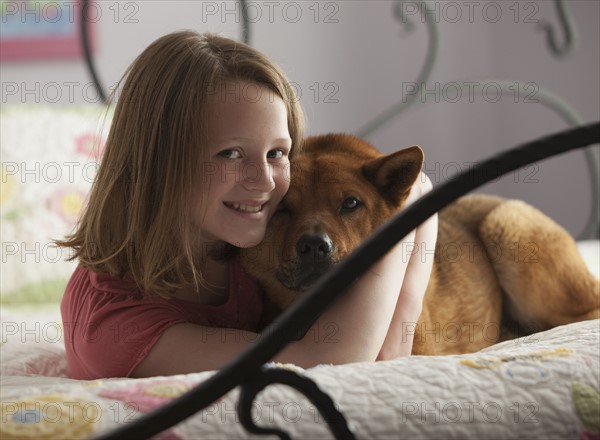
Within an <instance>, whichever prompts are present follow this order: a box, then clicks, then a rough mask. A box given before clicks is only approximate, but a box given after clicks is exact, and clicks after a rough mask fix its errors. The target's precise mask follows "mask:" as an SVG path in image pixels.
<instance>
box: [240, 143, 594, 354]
mask: <svg viewBox="0 0 600 440" xmlns="http://www.w3.org/2000/svg"><path fill="white" fill-rule="evenodd" d="M422 164H423V153H422V151H421V149H420V148H419V147H416V146H415V147H411V148H407V149H405V150H401V151H398V152H396V153H393V154H390V155H382V154H381V153H380V152H378V151H377V150H376V149H375V148H373V147H372V146H371V145H369V144H368V143H366V142H364V141H362V140H360V139H358V138H355V137H353V136H350V135H341V134H333V135H325V136H318V137H311V138H308V139H307V140H306V142H305V146H304V151H303V152H302V153H301V154H300V155H299V156H298V157H297V158H296V159H295V163H294V166H293V167H292V173H291V179H292V180H291V186H290V189H289V191H288V193H287V195H286V197H285V198H284V200H283V201H282V204H281V208H280V210H279V211H278V212H277V213H276V214H275V215H274V216H273V218H272V220H271V222H270V224H269V227H268V230H267V234H266V236H265V239H264V241H263V242H262V243H261V244H260V245H259V246H257V247H255V248H251V249H246V250H243V251H242V262H243V264H244V267H245V268H246V270H247V271H248V272H249V273H250V274H251V275H253V276H254V277H256V278H257V279H258V281H259V283H260V285H261V287H262V288H263V290H264V291H265V294H266V296H267V298H269V299H270V300H271V301H272V302H273V303H274V304H276V305H277V306H278V307H279V308H280V309H284V308H286V307H287V306H289V305H290V304H291V303H292V302H293V301H294V300H295V299H297V298H298V297H299V296H300V295H301V294H302V292H304V291H306V290H307V289H308V288H310V287H311V286H312V285H313V284H314V282H315V281H316V280H317V279H318V278H319V277H320V276H321V275H323V273H325V272H326V271H327V270H329V269H330V268H331V267H332V266H333V265H335V264H336V263H338V262H339V261H340V260H341V259H342V258H344V256H345V255H347V254H348V253H349V252H351V251H352V250H353V249H354V248H356V247H357V246H358V245H359V244H360V243H361V242H362V241H363V240H364V239H365V238H366V237H367V236H368V235H369V234H370V233H371V232H372V231H373V230H374V229H375V228H376V227H377V226H379V225H381V224H382V223H384V222H385V221H386V220H387V219H388V218H390V217H391V216H392V215H393V214H394V213H396V212H397V211H398V210H399V209H401V208H402V205H403V203H404V201H405V200H406V198H407V196H408V193H409V190H410V188H411V186H412V185H413V184H414V182H415V181H416V179H417V178H418V177H419V175H420V170H421V167H422ZM415 246H419V243H416V244H415ZM593 318H600V283H599V281H598V279H596V278H595V277H594V276H593V275H592V274H591V273H590V272H589V271H588V269H587V267H586V266H585V263H584V261H583V260H582V258H581V257H580V255H579V253H578V251H577V248H576V246H575V242H574V240H573V239H572V238H571V237H570V236H569V234H568V233H567V232H566V231H564V229H563V228H561V227H560V226H559V225H557V224H556V223H554V222H553V221H552V220H550V219H549V218H548V217H546V216H545V215H544V214H542V213H541V212H539V211H538V210H536V209H535V208H533V207H531V206H529V205H527V204H526V203H524V202H521V201H516V200H506V199H501V198H499V197H493V196H484V195H472V196H466V197H462V198H460V199H459V200H457V201H456V202H454V203H453V204H451V205H450V206H448V207H447V208H446V209H444V210H442V211H441V212H440V213H439V233H438V240H437V246H436V249H435V259H434V262H433V270H432V274H431V279H430V282H429V285H428V287H427V292H426V294H425V299H424V305H423V313H422V315H421V317H420V319H419V322H418V323H416V324H413V325H410V324H409V325H408V326H407V327H406V331H409V332H410V331H414V332H415V339H414V347H413V354H440V355H442V354H451V353H465V352H472V351H476V350H479V349H482V348H484V347H486V346H489V345H492V344H494V343H496V342H498V341H499V340H501V339H506V338H508V337H514V336H516V335H519V336H522V335H523V332H524V331H527V332H528V333H531V332H532V331H539V330H543V329H546V328H549V327H552V326H556V325H560V324H567V323H571V322H575V321H581V320H586V319H593Z"/></svg>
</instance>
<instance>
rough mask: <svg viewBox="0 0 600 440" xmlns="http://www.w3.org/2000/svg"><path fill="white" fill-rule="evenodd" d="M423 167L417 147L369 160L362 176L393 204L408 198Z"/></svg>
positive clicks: (419, 150)
mask: <svg viewBox="0 0 600 440" xmlns="http://www.w3.org/2000/svg"><path fill="white" fill-rule="evenodd" d="M422 166H423V150H421V148H419V147H418V146H417V145H415V146H413V147H410V148H405V149H404V150H400V151H397V152H395V153H392V154H388V155H386V156H382V157H379V158H377V159H374V160H371V161H369V162H367V163H366V164H364V165H363V174H364V175H365V177H366V178H367V179H368V180H369V181H370V182H371V183H372V184H373V185H375V186H376V187H377V189H378V190H379V191H380V192H381V193H382V195H383V196H384V197H386V198H388V199H390V200H391V201H392V203H394V204H400V203H401V202H402V201H403V199H404V198H406V197H407V196H408V192H409V191H410V188H411V187H412V186H413V184H414V183H415V181H416V180H417V177H419V172H420V171H421V167H422Z"/></svg>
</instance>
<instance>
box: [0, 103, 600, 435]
mask: <svg viewBox="0 0 600 440" xmlns="http://www.w3.org/2000/svg"><path fill="white" fill-rule="evenodd" d="M110 116H111V114H110V112H109V111H108V112H107V111H106V109H104V108H97V107H80V108H79V107H64V108H61V109H57V108H55V107H44V106H30V107H28V106H25V107H23V106H18V107H4V108H3V109H2V118H1V121H2V127H1V130H2V162H3V163H2V172H3V175H2V182H3V185H2V237H3V254H2V255H3V262H2V291H1V294H2V296H1V300H2V307H1V309H0V321H1V345H0V353H1V357H0V397H1V400H2V428H1V434H2V438H15V437H16V438H71V437H73V438H87V437H91V436H94V435H98V434H101V433H104V432H108V431H110V430H111V429H112V428H114V427H116V426H118V425H123V424H128V423H129V424H130V422H131V421H132V420H135V419H136V418H138V417H139V416H140V415H143V414H146V413H149V412H150V411H152V410H154V409H156V408H158V407H160V406H161V405H163V404H165V403H167V402H170V401H173V400H174V399H175V398H176V397H178V396H180V395H181V394H183V393H184V392H185V391H187V390H189V389H191V388H192V387H194V386H195V385H197V384H200V383H203V382H206V381H207V379H208V378H210V377H211V376H213V375H214V374H215V373H214V372H206V373H198V374H189V375H179V376H172V377H154V378H149V379H106V380H97V381H77V380H72V379H69V378H68V377H67V374H66V359H65V353H64V327H63V324H62V322H61V319H60V314H59V308H58V302H59V300H60V297H61V295H62V289H63V288H64V285H65V283H66V281H67V279H68V277H69V275H70V273H71V272H72V270H73V268H74V263H69V262H67V261H65V257H66V255H62V254H61V253H60V251H58V250H57V249H56V248H53V247H52V246H51V243H50V238H52V237H59V236H61V235H62V234H64V233H65V232H66V231H68V230H69V229H70V228H71V227H72V226H73V222H74V221H75V215H76V213H77V212H78V210H79V209H80V207H81V204H82V203H83V202H84V200H85V195H86V193H87V191H89V187H90V184H91V182H92V180H93V175H94V172H95V170H96V166H97V160H96V159H97V157H96V153H97V151H98V148H99V149H100V150H101V148H102V142H103V136H105V134H106V132H107V127H108V125H109V124H110ZM34 158H35V159H34ZM579 249H580V251H581V253H582V255H583V256H584V257H585V259H586V261H587V262H588V264H589V267H590V269H591V270H592V271H594V272H595V273H596V275H597V276H598V275H599V274H598V271H599V268H600V261H599V255H600V249H599V242H598V241H597V240H585V241H580V242H579ZM17 275H18V276H17ZM275 367H277V368H275ZM267 368H272V369H283V370H286V371H291V372H296V373H298V374H299V375H300V376H303V377H307V378H309V379H312V381H314V383H316V384H317V385H318V386H319V387H320V388H321V389H322V390H323V391H324V392H326V393H327V394H328V395H329V396H330V397H331V399H333V401H334V402H335V403H336V405H337V408H338V409H339V410H340V412H341V413H342V414H344V416H345V418H346V420H347V421H348V423H349V426H350V429H351V430H352V431H353V433H354V435H355V436H356V437H357V438H400V437H401V438H464V437H465V436H469V437H475V438H500V437H502V438H507V437H517V436H518V437H521V438H525V437H530V438H561V439H563V438H579V439H583V438H598V437H597V436H598V431H599V430H600V394H599V392H598V390H600V321H598V320H596V321H586V322H581V323H576V324H571V325H567V326H562V327H558V328H555V329H552V330H549V331H546V332H543V333H536V334H533V335H529V336H523V337H521V338H518V339H515V340H512V341H506V342H503V343H500V344H497V345H495V346H492V347H489V348H487V349H485V350H483V351H481V352H478V353H473V354H468V355H460V356H446V357H419V356H416V357H410V358H405V359H397V360H393V361H386V362H378V363H360V364H352V365H343V366H328V365H322V366H318V367H315V368H312V369H309V370H302V369H301V368H299V367H296V366H294V365H274V364H267ZM238 397H239V390H238V389H237V388H236V389H233V390H232V391H231V392H229V393H227V394H226V395H224V396H223V397H220V398H219V399H217V400H216V401H214V402H212V403H210V404H209V405H208V406H206V407H205V408H204V409H203V410H202V411H200V412H198V413H197V414H195V415H194V416H192V417H191V418H189V419H188V420H186V421H185V422H184V423H182V424H179V425H177V426H176V427H174V428H171V429H169V430H167V431H165V432H164V433H162V434H161V436H160V438H199V437H201V438H224V439H225V438H228V439H230V438H247V437H248V436H249V435H250V434H249V433H248V432H247V431H246V429H245V428H244V427H243V426H242V424H241V422H240V419H239V415H238V414H237V412H236V402H237V400H238ZM251 411H252V412H251V415H252V417H253V420H255V422H256V423H257V424H259V425H273V426H278V427H279V428H282V429H283V430H285V431H287V432H289V433H290V434H291V435H292V437H294V438H328V437H330V436H331V435H332V434H331V432H330V431H329V429H328V427H327V423H326V422H325V420H324V418H323V416H322V415H321V414H320V412H319V411H318V410H317V407H316V406H315V405H314V404H313V403H312V402H311V401H309V400H308V399H307V398H306V397H305V396H304V395H303V394H302V393H299V392H298V391H296V390H294V389H293V388H291V387H289V386H286V385H282V384H275V385H272V386H269V387H268V388H266V390H265V391H264V392H262V393H260V394H259V395H258V397H257V399H256V400H254V401H253V403H252V405H251Z"/></svg>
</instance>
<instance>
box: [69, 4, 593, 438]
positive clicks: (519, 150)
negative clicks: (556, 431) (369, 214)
mask: <svg viewBox="0 0 600 440" xmlns="http://www.w3.org/2000/svg"><path fill="white" fill-rule="evenodd" d="M238 1H240V3H241V9H242V19H243V40H244V42H246V43H247V44H249V43H250V23H249V21H248V20H247V16H246V15H245V10H246V8H245V1H244V0H238ZM403 1H405V0H398V1H397V2H396V3H395V4H394V13H395V16H396V18H397V19H399V20H401V21H402V23H403V24H404V25H405V26H406V27H407V30H408V31H410V30H411V29H412V28H413V27H414V25H413V23H412V22H410V21H409V20H407V19H406V18H405V17H403V15H402V8H401V7H400V6H401V3H402V2H403ZM417 3H418V5H419V7H420V8H426V7H427V3H426V2H425V1H418V2H417ZM555 5H556V10H557V14H558V16H559V21H560V23H561V26H562V27H563V31H564V34H565V39H564V44H563V45H559V44H558V43H557V40H556V33H555V32H554V29H553V28H552V26H550V25H549V24H546V23H543V24H542V26H543V29H544V30H545V32H546V35H547V42H548V47H549V49H550V51H551V53H552V54H553V55H555V56H563V55H565V54H566V53H568V52H569V51H570V50H571V49H572V47H573V45H574V42H575V35H576V33H575V31H574V22H573V20H571V18H570V16H569V15H568V12H567V10H566V7H565V4H564V3H563V1H562V0H555ZM87 6H88V1H87V0H83V3H82V10H81V14H82V15H81V21H80V25H81V29H80V35H81V42H82V46H83V49H84V56H85V61H86V64H87V67H88V70H89V73H90V75H91V77H92V79H93V81H94V84H95V85H96V87H97V90H98V94H99V96H100V97H101V99H102V101H103V102H104V103H107V96H106V94H105V93H104V90H103V87H102V85H101V82H100V80H99V77H98V74H97V72H96V69H95V66H94V62H93V58H92V56H91V51H90V47H89V34H88V26H87V20H86V8H87ZM427 26H428V31H429V37H430V44H429V49H428V54H427V57H426V61H425V65H424V67H423V68H422V70H421V73H420V74H419V78H418V81H417V84H419V87H420V85H421V84H424V83H426V81H427V79H428V78H429V77H430V75H431V72H432V71H433V66H434V63H435V60H436V56H437V52H438V30H437V28H436V25H435V23H434V22H433V21H431V20H430V21H427ZM495 81H496V82H497V83H499V84H500V85H501V87H508V86H510V85H511V84H513V83H514V81H502V80H495ZM416 96H417V94H416V93H415V94H414V95H413V97H416ZM537 97H538V98H539V101H540V103H541V104H543V105H545V106H547V107H549V108H551V109H552V110H554V111H555V112H556V113H558V114H559V115H560V116H561V117H562V118H563V119H564V120H565V121H566V122H567V123H568V124H569V125H570V126H572V127H575V128H570V129H568V130H565V131H562V132H559V133H556V134H553V135H550V136H547V137H544V138H541V139H538V140H535V141H532V142H528V143H525V144H522V145H520V146H517V147H514V148H512V149H509V150H507V151H505V152H503V153H500V154H498V155H496V156H493V157H491V158H490V159H487V160H485V161H483V162H481V163H479V164H478V165H476V166H474V167H472V168H470V169H468V170H466V171H465V172H463V173H461V174H459V175H458V176H456V178H454V179H452V180H451V181H449V182H446V183H444V184H441V185H439V186H437V187H435V188H434V189H433V190H432V191H431V192H430V193H429V194H427V195H426V196H425V197H423V198H421V199H419V200H418V201H417V202H415V203H414V204H413V205H411V206H410V207H409V208H407V209H406V210H405V211H403V212H402V213H401V214H398V215H396V216H395V217H393V218H392V219H391V220H389V221H388V222H387V223H386V224H384V225H383V226H382V227H381V228H379V229H378V230H377V231H375V233H374V234H373V235H372V236H371V237H370V238H369V239H367V240H366V241H365V242H364V243H363V244H362V245H361V246H360V247H359V248H358V249H356V250H355V251H354V252H353V253H352V254H351V255H349V256H348V257H347V258H346V259H344V260H343V261H342V262H341V263H340V264H339V265H338V266H337V267H336V268H335V269H334V270H332V271H330V272H328V273H327V274H326V275H325V276H323V277H322V278H321V279H320V280H319V282H318V283H317V285H316V286H314V288H313V289H311V290H310V292H308V293H307V294H306V295H304V297H303V298H302V299H301V300H299V301H297V302H296V303H294V304H293V305H292V307H290V308H289V309H287V310H286V311H285V312H284V313H283V314H282V316H281V319H280V320H278V323H277V324H276V325H275V324H273V325H271V326H269V327H268V328H267V329H265V332H264V335H263V336H264V337H262V338H261V340H260V342H259V343H257V344H255V345H253V346H252V347H250V348H249V349H247V350H246V351H244V352H243V353H242V354H241V355H239V356H238V357H237V358H236V359H234V360H233V361H231V362H230V363H229V364H228V365H226V366H225V367H223V368H222V369H221V370H219V371H218V372H216V373H215V374H214V375H213V376H212V377H211V378H210V379H208V380H207V381H205V382H203V383H202V384H200V385H198V386H196V387H195V388H193V389H192V390H190V391H188V392H187V393H185V394H184V395H182V396H180V397H179V398H177V399H175V400H173V401H171V402H169V403H168V404H166V405H164V406H163V407H161V408H159V409H157V410H155V411H154V412H152V413H148V414H145V415H144V416H143V417H140V418H139V419H138V420H136V421H135V422H133V423H130V424H128V425H125V426H123V427H120V428H118V429H116V430H114V431H112V432H109V433H106V434H103V435H100V436H99V437H97V438H98V439H103V440H108V439H117V438H129V437H133V438H149V437H151V436H153V435H156V434H158V433H159V432H161V431H163V430H165V429H167V428H169V427H170V426H173V425H175V424H176V423H179V422H181V421H183V420H185V419H186V418H188V417H190V416H192V415H193V414H195V413H196V412H198V411H200V410H202V409H203V408H205V407H207V406H208V405H210V404H211V403H212V402H214V401H215V400H217V399H218V398H220V397H221V396H223V395H225V394H226V393H228V392H229V391H231V390H232V389H234V388H235V387H237V386H239V387H240V397H239V401H238V406H237V411H238V415H239V417H240V422H241V423H242V425H243V426H244V427H245V428H246V429H247V430H248V431H249V432H251V433H255V434H275V435H277V436H279V438H281V439H289V438H290V436H289V434H288V433H286V432H284V431H282V430H279V429H275V428H265V427H260V426H257V425H256V424H255V423H254V421H253V420H252V416H251V408H252V404H253V402H254V398H255V397H256V395H257V394H258V393H259V392H260V391H262V390H263V389H264V388H265V387H266V386H268V385H270V384H274V383H281V384H285V385H288V386H291V387H293V388H295V389H297V390H298V391H300V392H302V393H303V394H304V395H305V396H306V397H307V398H308V399H310V400H311V402H312V403H313V404H314V405H315V406H316V407H317V408H318V409H319V411H320V412H321V414H322V415H323V417H324V419H325V420H326V421H327V423H328V426H329V428H330V430H331V432H332V434H333V435H334V436H335V438H339V439H354V438H355V436H354V434H353V432H352V430H351V429H350V427H349V425H348V422H347V420H346V418H345V417H344V415H343V414H342V413H341V412H340V411H339V410H338V409H337V407H336V404H335V402H333V400H332V399H331V398H330V397H329V396H328V395H327V394H326V393H325V392H323V391H322V390H321V389H320V388H319V387H318V385H317V384H316V383H315V382H313V381H312V380H311V379H309V378H307V377H305V376H301V375H299V374H297V373H295V372H293V371H290V370H284V369H279V368H265V366H264V364H265V363H267V362H269V361H270V360H271V359H272V358H273V356H275V355H276V354H277V353H278V352H279V351H281V350H282V349H283V348H284V347H285V346H286V345H287V344H288V343H290V342H292V341H293V340H294V338H295V336H296V335H297V334H298V333H299V332H301V331H303V330H305V329H306V328H307V326H310V325H311V324H312V323H313V322H314V320H316V317H317V316H318V315H319V314H320V313H322V312H323V310H325V309H326V308H327V307H328V306H329V305H330V304H332V303H333V302H334V301H335V300H336V299H337V298H338V297H339V296H341V295H343V294H344V292H345V290H346V288H347V287H348V286H349V285H350V284H351V283H352V282H353V281H354V280H355V279H356V277H358V276H360V275H362V274H363V273H364V272H365V271H366V270H368V268H369V267H370V266H371V265H372V264H373V263H374V262H376V261H377V260H378V259H379V258H381V257H382V256H383V255H384V254H385V253H386V252H388V251H389V250H390V249H391V248H392V247H393V246H394V245H395V244H396V243H397V242H398V241H399V240H401V239H402V238H404V236H406V235H407V234H408V233H409V232H410V231H412V230H413V229H415V228H416V227H417V226H418V225H419V224H421V223H422V222H423V221H425V220H427V219H428V218H429V217H430V216H431V215H433V214H434V213H436V212H437V211H439V210H440V209H442V208H444V207H445V206H447V205H448V204H450V203H451V202H453V201H454V200H456V198H458V197H460V196H462V195H464V194H466V193H468V192H470V191H472V190H473V189H475V188H477V187H479V186H481V185H483V184H485V183H487V182H489V181H492V180H493V179H496V178H498V177H500V176H502V175H504V174H506V173H508V172H510V171H513V170H516V169H519V168H521V167H523V166H525V165H528V164H531V163H534V162H537V161H539V160H542V159H546V158H549V157H552V156H555V155H558V154H562V153H565V152H567V151H571V150H574V149H579V148H584V153H585V155H586V157H587V162H588V166H589V171H590V178H591V183H592V192H593V206H592V211H591V214H590V217H589V219H588V223H587V225H586V227H585V230H584V231H583V233H582V236H581V237H580V238H585V239H598V238H599V237H600V221H599V209H598V203H599V200H598V199H599V191H600V189H599V188H600V150H599V149H598V148H594V147H592V145H594V144H597V143H599V142H600V122H594V123H591V124H587V125H582V119H581V118H580V117H579V116H578V115H577V113H576V112H575V111H574V110H573V109H572V108H571V107H570V106H569V105H567V104H566V103H565V102H563V101H562V100H561V99H560V98H558V97H557V96H556V95H554V94H552V93H550V92H549V91H545V90H540V91H539V94H538V95H537ZM414 104H416V101H415V100H414V99H406V100H405V102H401V103H399V104H397V105H395V106H392V107H391V108H389V109H388V110H386V111H384V112H383V113H381V114H380V115H378V116H376V117H375V118H374V119H373V120H372V121H371V122H369V123H368V124H366V125H365V126H364V127H363V128H361V129H360V130H359V131H358V132H357V135H358V136H360V137H368V136H369V135H371V134H372V133H373V132H374V131H375V130H377V129H379V128H380V127H381V126H383V125H385V124H386V123H387V122H389V121H390V120H391V119H392V118H394V117H396V116H398V114H400V113H401V112H403V111H405V110H406V109H408V108H409V107H411V106H412V105H414ZM586 147H587V148H586Z"/></svg>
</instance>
